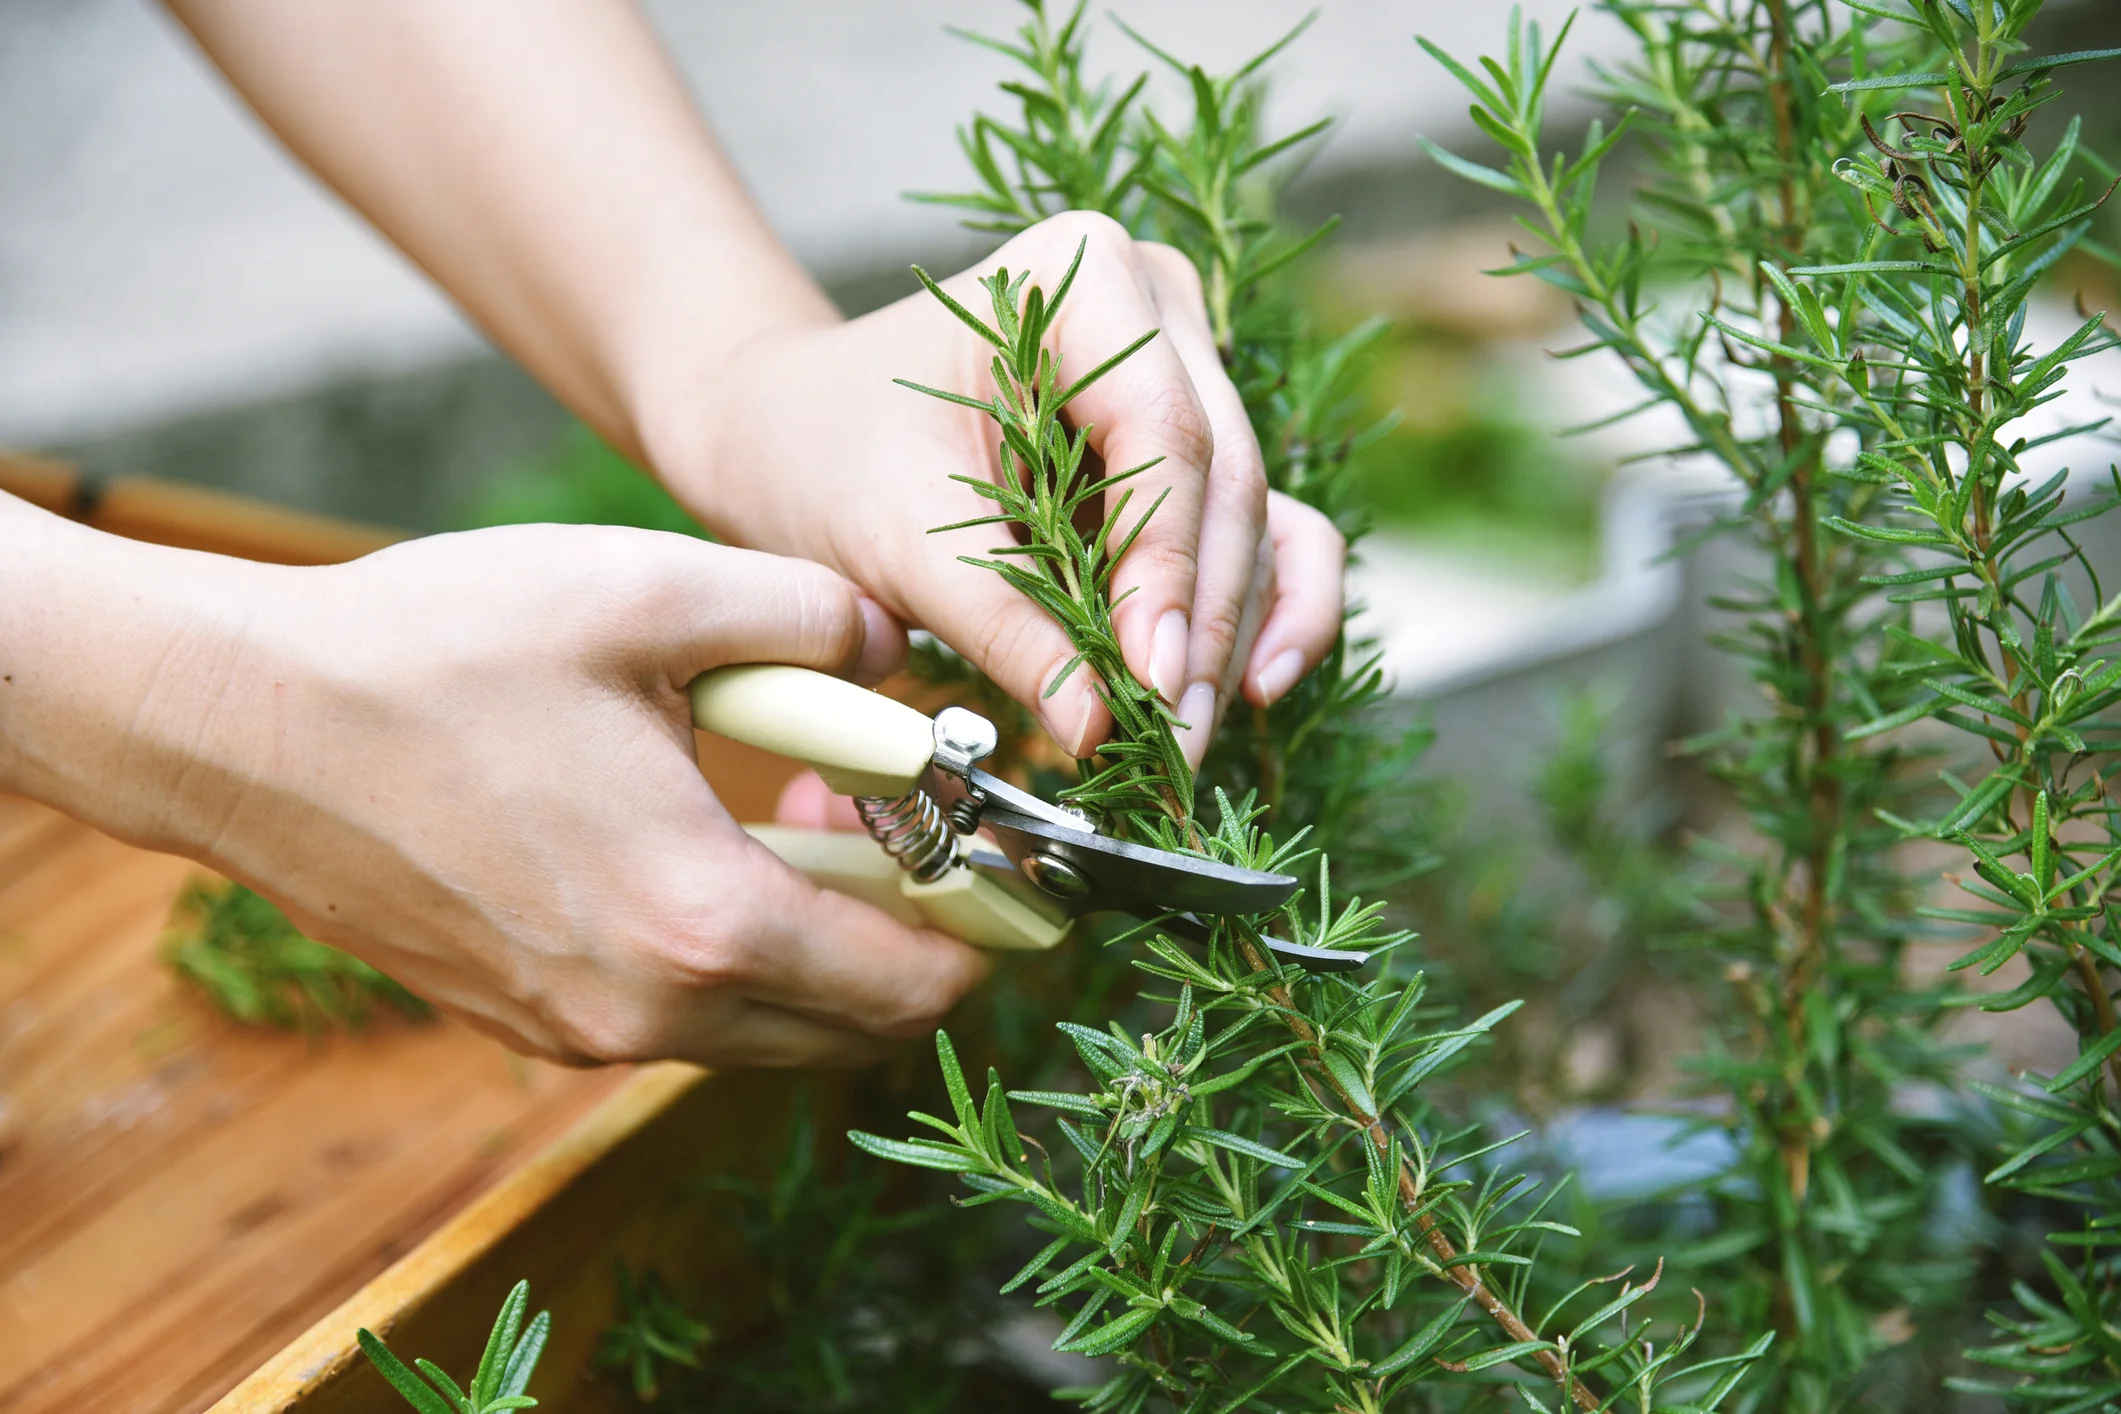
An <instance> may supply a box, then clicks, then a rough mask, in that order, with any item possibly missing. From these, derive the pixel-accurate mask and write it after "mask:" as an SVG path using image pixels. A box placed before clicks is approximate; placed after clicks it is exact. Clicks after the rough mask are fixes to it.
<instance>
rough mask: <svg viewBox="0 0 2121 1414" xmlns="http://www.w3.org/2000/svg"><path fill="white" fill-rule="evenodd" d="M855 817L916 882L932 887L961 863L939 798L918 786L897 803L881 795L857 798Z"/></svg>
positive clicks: (855, 799)
mask: <svg viewBox="0 0 2121 1414" xmlns="http://www.w3.org/2000/svg"><path fill="white" fill-rule="evenodd" d="M854 809H855V813H856V814H858V815H860V816H861V817H862V823H863V824H864V825H867V826H868V827H869V833H870V835H871V837H873V838H874V839H875V840H876V842H877V843H878V844H880V845H882V846H883V847H884V853H886V854H888V855H890V856H891V857H892V858H893V859H896V860H897V861H898V862H899V868H901V869H904V870H905V871H906V872H907V873H909V874H911V875H912V876H913V877H914V878H916V879H918V880H920V881H921V882H922V883H924V884H932V883H934V882H935V881H936V880H937V879H939V878H941V877H942V876H943V873H944V871H945V870H947V869H948V868H949V867H950V866H951V865H952V864H953V863H955V862H956V860H957V836H956V835H955V834H954V833H953V832H952V831H951V829H950V819H949V817H948V816H946V815H945V814H943V808H942V807H941V806H940V805H937V804H936V803H935V797H933V796H931V795H929V794H928V792H926V791H924V790H922V789H921V788H920V787H919V786H915V787H914V788H913V789H912V790H910V791H907V792H906V793H905V794H904V795H902V796H900V797H898V798H897V799H896V800H893V799H890V798H888V797H886V796H881V795H860V796H856V797H855V798H854Z"/></svg>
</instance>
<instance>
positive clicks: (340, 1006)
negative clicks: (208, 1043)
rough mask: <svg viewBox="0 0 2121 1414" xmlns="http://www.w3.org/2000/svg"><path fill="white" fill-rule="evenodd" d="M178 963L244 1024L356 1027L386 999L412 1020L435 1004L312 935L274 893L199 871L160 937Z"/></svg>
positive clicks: (183, 974) (181, 972)
mask: <svg viewBox="0 0 2121 1414" xmlns="http://www.w3.org/2000/svg"><path fill="white" fill-rule="evenodd" d="M162 957H163V960H164V961H165V962H166V963H168V965H169V967H170V969H171V970H172V971H173V972H175V973H176V974H177V976H178V977H179V978H180V979H182V980H183V981H184V982H186V983H187V984H189V985H190V986H192V987H194V988H196V989H197V990H198V991H199V993H200V994H201V995H203V996H204V997H205V998H206V999H207V1000H208V1001H209V1002H211V1003H212V1004H213V1005H214V1008H215V1009H216V1010H218V1011H219V1012H221V1013H222V1014H223V1015H224V1016H227V1017H229V1018H230V1019H231V1020H234V1021H239V1022H242V1023H243V1024H244V1025H246V1026H265V1027H272V1028H274V1029H276V1030H282V1031H295V1030H301V1031H311V1032H314V1031H324V1030H331V1029H334V1028H340V1029H345V1030H358V1029H359V1028H360V1027H362V1026H365V1025H366V1024H367V1023H368V1020H369V1018H370V1017H371V1016H372V1015H373V1014H374V1012H375V1009H376V1007H377V1006H378V1005H381V1006H386V1007H389V1008H390V1009H391V1010H393V1011H396V1012H398V1013H399V1014H400V1015H402V1016H405V1017H408V1018H410V1019H412V1020H414V1021H424V1020H426V1019H427V1018H428V1017H430V1016H432V1015H433V1014H434V1013H433V1009H432V1008H430V1007H429V1006H428V1005H427V1003H426V1002H423V1001H421V1000H420V999H419V998H418V997H416V996H414V995H413V994H412V993H411V992H408V991H406V990H405V988H404V987H403V986H401V985H399V984H398V983H397V982H395V981H393V980H392V979H391V978H389V977H386V976H385V975H383V974H382V973H381V972H378V971H377V970H376V969H375V968H373V967H370V966H369V965H368V964H367V963H365V962H363V961H361V960H360V959H359V958H357V957H353V956H351V955H350V954H347V953H343V952H340V951H339V950H338V949H337V948H334V947H328V946H326V945H325V944H323V943H320V942H317V941H316V940H315V939H313V938H310V937H308V936H306V935H304V934H303V933H302V932H301V931H300V930H299V929H297V928H296V927H295V925H294V924H292V923H290V922H288V921H287V915H286V914H284V913H282V912H281V911H280V910H279V909H278V908H277V907H275V906H274V905H273V903H272V901H271V900H270V899H266V898H262V897H260V896H259V895H257V894H255V893H252V892H251V891H250V890H249V889H247V888H244V887H243V886H242V885H241V884H236V883H231V882H229V881H227V880H225V879H211V878H207V877H205V876H203V875H202V876H199V877H196V878H194V879H192V880H191V881H190V882H189V883H187V884H186V885H185V886H184V891H183V892H182V893H181V894H179V895H177V902H176V906H175V907H174V908H173V909H172V910H171V913H170V923H169V929H168V931H167V932H166V933H165V934H164V935H163V939H162Z"/></svg>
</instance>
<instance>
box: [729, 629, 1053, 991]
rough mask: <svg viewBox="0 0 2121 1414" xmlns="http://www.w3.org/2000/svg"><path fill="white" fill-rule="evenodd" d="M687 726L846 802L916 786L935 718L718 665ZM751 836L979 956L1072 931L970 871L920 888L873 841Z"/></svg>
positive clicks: (750, 667) (778, 675) (756, 831)
mask: <svg viewBox="0 0 2121 1414" xmlns="http://www.w3.org/2000/svg"><path fill="white" fill-rule="evenodd" d="M692 723H693V725H694V726H696V727H699V728H700V729H701V730H702V731H710V732H714V733H715V734H716V735H718V736H726V737H728V738H730V739H731V740H733V741H741V742H744V743H745V744H747V745H750V746H756V747H759V748H761V749H763V750H766V751H771V752H773V753H774V754H775V755H777V756H785V757H788V758H789V759H790V760H793V761H800V762H802V763H803V764H804V765H806V766H809V767H810V768H811V769H812V770H814V771H816V772H817V773H818V775H820V776H822V777H823V778H824V781H825V784H826V786H827V787H829V788H830V789H831V790H833V791H835V792H837V793H838V794H840V795H865V796H886V797H891V798H894V799H895V798H897V797H898V796H902V795H904V794H906V793H907V792H908V791H910V790H913V789H914V788H915V787H916V786H918V785H919V784H920V782H921V778H922V777H923V776H924V775H925V774H926V772H927V770H928V762H929V760H930V758H931V757H932V756H933V755H934V754H935V723H934V721H933V720H931V719H930V718H928V717H926V716H924V715H922V714H921V713H919V712H917V711H915V710H914V709H913V708H911V707H908V706H906V705H905V704H904V703H903V702H894V701H892V700H891V699H890V698H888V697H885V696H884V695H883V694H882V693H877V692H870V691H869V690H867V689H866V688H860V687H856V686H855V685H854V684H853V683H851V682H845V681H842V680H841V679H839V678H836V677H830V676H828V675H826V674H824V673H817V672H812V671H811V670H810V669H808V668H793V667H788V666H786V665H783V664H777V663H747V664H743V665H740V666H737V667H729V668H717V669H715V670H714V671H713V672H710V673H702V674H701V675H700V676H699V677H697V678H695V679H693V682H692ZM745 828H746V829H748V830H749V831H750V832H751V834H752V837H753V838H755V839H757V840H758V841H759V842H760V843H761V844H763V845H765V846H766V847H767V848H768V849H770V850H772V851H773V852H774V853H775V854H777V855H779V856H780V857H781V858H782V859H783V860H785V861H786V862H787V863H789V864H790V865H793V866H794V867H795V868H797V869H800V870H802V871H803V873H805V874H807V875H808V876H809V877H810V878H811V879H812V880H814V881H815V882H816V883H818V884H819V885H821V886H823V887H825V888H828V889H832V890H834V891H835V892H837V893H843V894H849V895H852V896H853V897H855V898H858V899H861V900H862V901H863V902H865V903H869V904H873V905H875V906H876V907H878V908H881V909H883V910H884V911H885V912H886V913H889V914H891V915H892V916H893V917H895V918H897V919H899V920H900V921H901V922H904V923H908V924H926V925H928V926H929V927H933V928H940V929H942V930H943V931H944V932H946V933H950V934H952V935H954V936H956V937H958V938H962V939H963V940H964V941H966V942H968V943H972V944H974V945H975V946H978V947H983V948H1008V949H1041V948H1050V947H1052V946H1053V945H1054V944H1055V943H1058V942H1059V941H1060V940H1061V939H1062V938H1064V937H1066V936H1067V934H1068V919H1067V917H1066V915H1065V914H1064V913H1062V912H1061V911H1060V910H1059V909H1057V908H1054V907H1048V906H1046V905H1044V904H1043V903H1042V902H1041V901H1038V900H1033V899H1030V898H1026V897H1022V896H1019V895H1018V894H1015V893H1012V892H1010V891H1009V890H1006V889H1004V888H1002V887H1001V886H1000V885H998V884H996V883H995V882H994V881H993V880H992V879H989V878H987V877H985V876H984V875H982V874H980V873H979V872H977V871H975V870H971V869H951V870H948V871H947V872H945V873H944V875H943V876H942V877H941V878H940V879H938V880H936V881H935V882H934V883H932V884H923V883H921V882H919V881H918V880H916V879H915V878H914V877H913V876H912V875H911V874H908V873H906V872H905V871H904V870H903V869H901V868H899V866H898V862H897V861H896V860H894V859H893V858H892V857H891V856H890V855H888V854H886V853H884V851H883V849H882V848H881V847H880V846H878V844H877V843H876V841H874V840H872V839H870V838H869V837H868V836H866V835H853V834H842V833H833V832H828V831H824V830H796V829H789V828H786V827H784V826H780V825H747V826H745Z"/></svg>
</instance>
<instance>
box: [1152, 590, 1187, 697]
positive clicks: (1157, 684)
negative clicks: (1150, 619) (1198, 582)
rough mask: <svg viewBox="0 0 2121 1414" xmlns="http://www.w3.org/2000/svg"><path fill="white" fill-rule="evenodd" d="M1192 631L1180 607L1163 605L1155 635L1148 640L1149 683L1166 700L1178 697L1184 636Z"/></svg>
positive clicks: (1183, 665) (1183, 669) (1183, 667)
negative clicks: (1174, 607)
mask: <svg viewBox="0 0 2121 1414" xmlns="http://www.w3.org/2000/svg"><path fill="white" fill-rule="evenodd" d="M1192 633H1193V627H1192V625H1191V624H1189V623H1188V622H1187V621H1186V611H1185V610H1184V609H1166V610H1164V616H1163V617H1162V618H1160V619H1158V620H1157V621H1156V633H1155V636H1154V637H1152V638H1151V639H1150V640H1149V686H1151V687H1153V688H1155V689H1156V695H1157V696H1158V697H1161V698H1163V699H1164V701H1166V702H1176V701H1178V689H1179V685H1180V684H1181V683H1182V682H1184V681H1185V676H1186V640H1187V639H1188V638H1190V637H1191V636H1192Z"/></svg>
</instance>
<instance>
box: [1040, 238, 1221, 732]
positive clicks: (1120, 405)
mask: <svg viewBox="0 0 2121 1414" xmlns="http://www.w3.org/2000/svg"><path fill="white" fill-rule="evenodd" d="M1050 224H1052V223H1049V225H1050ZM1078 230H1080V231H1083V232H1087V234H1088V236H1089V239H1088V243H1087V245H1085V247H1084V250H1083V263H1082V268H1081V269H1080V270H1079V271H1078V272H1077V274H1076V278H1075V285H1074V287H1073V289H1072V290H1071V291H1070V293H1069V295H1068V297H1067V300H1066V302H1065V303H1064V304H1063V305H1062V306H1061V311H1060V314H1059V315H1058V317H1057V319H1056V321H1055V324H1054V338H1055V341H1056V344H1057V346H1058V349H1059V352H1060V356H1061V370H1062V372H1061V376H1062V378H1063V379H1064V380H1069V379H1074V378H1080V377H1081V376H1083V375H1084V374H1085V373H1087V372H1089V371H1090V370H1092V369H1094V368H1096V367H1097V366H1098V365H1099V364H1101V363H1103V362H1104V361H1105V360H1106V359H1109V358H1111V357H1112V356H1113V355H1114V354H1116V353H1118V352H1120V351H1121V350H1122V349H1125V348H1127V347H1128V346H1129V345H1131V344H1133V343H1134V342H1135V341H1136V340H1137V339H1140V338H1141V337H1142V336H1143V335H1144V334H1148V333H1150V332H1152V331H1155V330H1158V329H1160V328H1162V326H1163V315H1162V313H1161V312H1160V311H1159V310H1158V308H1157V305H1156V301H1155V297H1154V294H1153V291H1152V289H1151V285H1150V277H1149V274H1148V270H1147V267H1146V266H1145V265H1144V264H1143V263H1142V260H1141V257H1140V255H1139V254H1138V252H1137V251H1136V250H1135V248H1134V244H1133V242H1132V241H1131V240H1130V239H1129V238H1128V237H1127V235H1126V233H1125V232H1124V230H1122V229H1121V228H1120V227H1119V226H1118V225H1117V223H1114V222H1111V221H1109V220H1105V219H1104V218H1097V219H1096V220H1095V221H1090V220H1088V219H1087V218H1085V219H1084V220H1080V221H1076V222H1072V223H1066V224H1064V225H1062V227H1061V230H1060V234H1062V235H1064V236H1067V235H1069V234H1070V233H1071V232H1075V231H1078ZM1071 247H1072V239H1071ZM1069 254H1070V255H1072V254H1073V251H1072V248H1071V250H1070V251H1069ZM1062 268H1065V267H1062ZM1058 274H1059V271H1055V273H1054V275H1053V276H1051V277H1049V276H1047V275H1046V274H1045V271H1044V270H1043V269H1039V270H1038V271H1037V278H1040V279H1049V280H1053V281H1055V282H1057V278H1058ZM1168 332H1169V331H1168V330H1166V331H1165V332H1164V334H1161V335H1159V336H1158V337H1156V338H1153V339H1151V340H1150V341H1149V342H1148V343H1147V344H1146V345H1143V346H1142V347H1141V348H1139V349H1137V350H1136V351H1135V352H1134V354H1133V355H1132V356H1131V357H1130V358H1128V359H1127V360H1126V361H1125V362H1123V363H1121V364H1119V365H1118V366H1117V367H1115V368H1113V369H1111V370H1110V371H1109V372H1107V373H1106V374H1105V375H1104V376H1103V377H1102V378H1100V379H1099V380H1098V381H1097V382H1096V383H1094V384H1092V385H1091V386H1090V387H1089V388H1088V389H1086V390H1084V391H1083V392H1082V393H1081V394H1080V395H1078V396H1077V397H1076V398H1075V400H1074V401H1073V402H1071V403H1070V404H1069V408H1068V415H1069V417H1070V418H1071V419H1072V420H1073V421H1074V422H1075V423H1076V425H1078V426H1083V427H1087V429H1088V435H1089V441H1090V445H1091V447H1092V449H1093V450H1095V451H1096V452H1097V453H1098V455H1099V456H1100V457H1102V458H1103V459H1104V464H1105V469H1106V471H1107V472H1108V473H1113V474H1117V473H1120V472H1124V471H1129V470H1132V469H1134V468H1136V467H1146V469H1145V470H1143V471H1142V472H1141V473H1140V474H1139V475H1136V476H1134V477H1132V478H1131V479H1129V480H1127V481H1126V482H1123V483H1122V484H1120V485H1119V486H1116V487H1114V488H1113V489H1112V490H1111V491H1110V492H1108V493H1107V495H1106V501H1105V504H1106V512H1107V514H1108V515H1118V514H1120V511H1119V508H1120V506H1121V505H1122V503H1124V505H1125V511H1124V517H1123V519H1122V521H1121V523H1120V524H1119V526H1118V527H1117V529H1116V531H1115V534H1114V540H1115V543H1117V542H1118V541H1119V540H1121V539H1123V538H1124V537H1125V536H1126V535H1127V534H1128V533H1130V532H1132V531H1133V529H1134V527H1135V526H1136V525H1137V524H1139V525H1141V531H1140V533H1139V534H1138V535H1136V536H1135V538H1134V540H1133V543H1132V544H1131V545H1130V546H1129V547H1128V549H1127V552H1126V554H1125V555H1124V556H1123V557H1122V558H1121V560H1120V562H1119V563H1118V565H1117V566H1115V568H1114V571H1113V576H1112V596H1113V599H1114V601H1115V602H1116V604H1117V607H1116V608H1115V609H1114V610H1113V628H1114V630H1115V632H1116V633H1117V635H1118V638H1119V645H1120V652H1121V655H1122V656H1123V657H1124V658H1125V660H1126V663H1127V666H1128V668H1129V669H1131V670H1132V671H1133V673H1134V674H1135V676H1136V677H1137V678H1139V679H1141V680H1142V681H1143V682H1146V683H1148V684H1149V685H1150V686H1151V687H1153V688H1154V689H1155V690H1156V691H1157V693H1158V694H1159V695H1160V696H1162V697H1164V698H1165V700H1167V701H1170V702H1176V701H1178V700H1179V698H1180V697H1182V696H1183V695H1184V693H1185V674H1186V657H1187V651H1188V644H1189V640H1190V639H1191V637H1192V628H1191V622H1192V612H1193V601H1194V588H1195V575H1196V568H1197V560H1196V554H1197V550H1198V548H1199V543H1200V531H1201V511H1202V507H1203V504H1204V498H1205V494H1206V486H1207V481H1208V472H1209V468H1210V466H1211V465H1212V463H1213V461H1214V455H1215V434H1214V430H1213V427H1212V425H1211V422H1210V419H1209V415H1208V411H1207V409H1206V407H1205V406H1203V404H1202V402H1201V399H1200V395H1199V393H1198V392H1197V390H1196V389H1195V387H1194V384H1193V378H1192V375H1191V374H1190V373H1189V372H1188V371H1187V368H1186V363H1185V360H1184V359H1183V358H1181V357H1180V355H1179V350H1178V347H1177V345H1176V344H1175V343H1174V342H1173V340H1172V339H1171V338H1170V337H1168ZM1152 507H1153V508H1154V514H1153V515H1149V514H1148V513H1149V512H1150V510H1151V508H1152ZM1145 515H1147V516H1148V519H1147V520H1146V522H1145V523H1144V522H1143V517H1144V516H1145Z"/></svg>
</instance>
